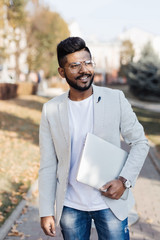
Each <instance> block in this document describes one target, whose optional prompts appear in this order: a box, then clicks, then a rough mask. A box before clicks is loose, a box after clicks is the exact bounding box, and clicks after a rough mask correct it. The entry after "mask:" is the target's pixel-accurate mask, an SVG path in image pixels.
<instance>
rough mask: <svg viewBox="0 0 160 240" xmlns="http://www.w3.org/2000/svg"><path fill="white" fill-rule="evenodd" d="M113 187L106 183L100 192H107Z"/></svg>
mask: <svg viewBox="0 0 160 240" xmlns="http://www.w3.org/2000/svg"><path fill="white" fill-rule="evenodd" d="M110 186H111V184H110V183H106V184H105V185H103V186H102V187H101V188H100V191H102V192H106V191H107V189H108V188H109V187H110Z"/></svg>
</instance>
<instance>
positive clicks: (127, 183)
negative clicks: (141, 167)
mask: <svg viewBox="0 0 160 240" xmlns="http://www.w3.org/2000/svg"><path fill="white" fill-rule="evenodd" d="M125 187H126V188H130V187H131V182H130V181H129V180H127V181H126V182H125Z"/></svg>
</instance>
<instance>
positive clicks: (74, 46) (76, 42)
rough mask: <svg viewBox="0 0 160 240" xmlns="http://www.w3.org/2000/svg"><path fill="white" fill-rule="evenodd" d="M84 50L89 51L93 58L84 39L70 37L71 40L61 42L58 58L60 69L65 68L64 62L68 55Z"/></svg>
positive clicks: (58, 47)
mask: <svg viewBox="0 0 160 240" xmlns="http://www.w3.org/2000/svg"><path fill="white" fill-rule="evenodd" d="M82 49H84V50H85V51H87V52H88V53H89V54H90V57H91V53H90V50H89V48H88V47H87V46H86V43H85V41H84V40H83V39H82V38H80V37H69V38H66V39H64V40H63V41H61V42H60V43H59V44H58V45H57V58H58V63H59V66H60V67H63V66H64V60H65V57H66V55H68V54H70V53H74V52H76V51H80V50H82Z"/></svg>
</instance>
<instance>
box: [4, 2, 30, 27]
mask: <svg viewBox="0 0 160 240" xmlns="http://www.w3.org/2000/svg"><path fill="white" fill-rule="evenodd" d="M9 2H10V1H8V4H7V6H8V12H7V13H8V16H7V18H8V22H9V25H10V26H11V27H12V28H13V29H15V28H21V27H24V26H25V24H26V19H27V13H26V11H25V6H26V4H27V0H14V1H13V5H10V3H9Z"/></svg>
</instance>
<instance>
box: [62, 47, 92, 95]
mask: <svg viewBox="0 0 160 240" xmlns="http://www.w3.org/2000/svg"><path fill="white" fill-rule="evenodd" d="M90 60H91V57H90V54H89V53H88V52H87V51H85V50H81V51H77V52H75V53H71V54H68V55H67V56H66V62H65V64H64V68H63V71H64V72H63V73H64V77H65V78H66V81H67V83H68V84H69V86H70V87H72V88H74V89H76V90H79V91H85V90H88V89H89V88H90V86H91V84H92V82H93V78H94V69H93V68H92V67H91V68H90V67H87V66H86V65H85V64H84V62H85V61H90ZM76 63H82V64H81V65H80V67H79V69H77V70H75V69H73V68H74V64H76Z"/></svg>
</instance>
